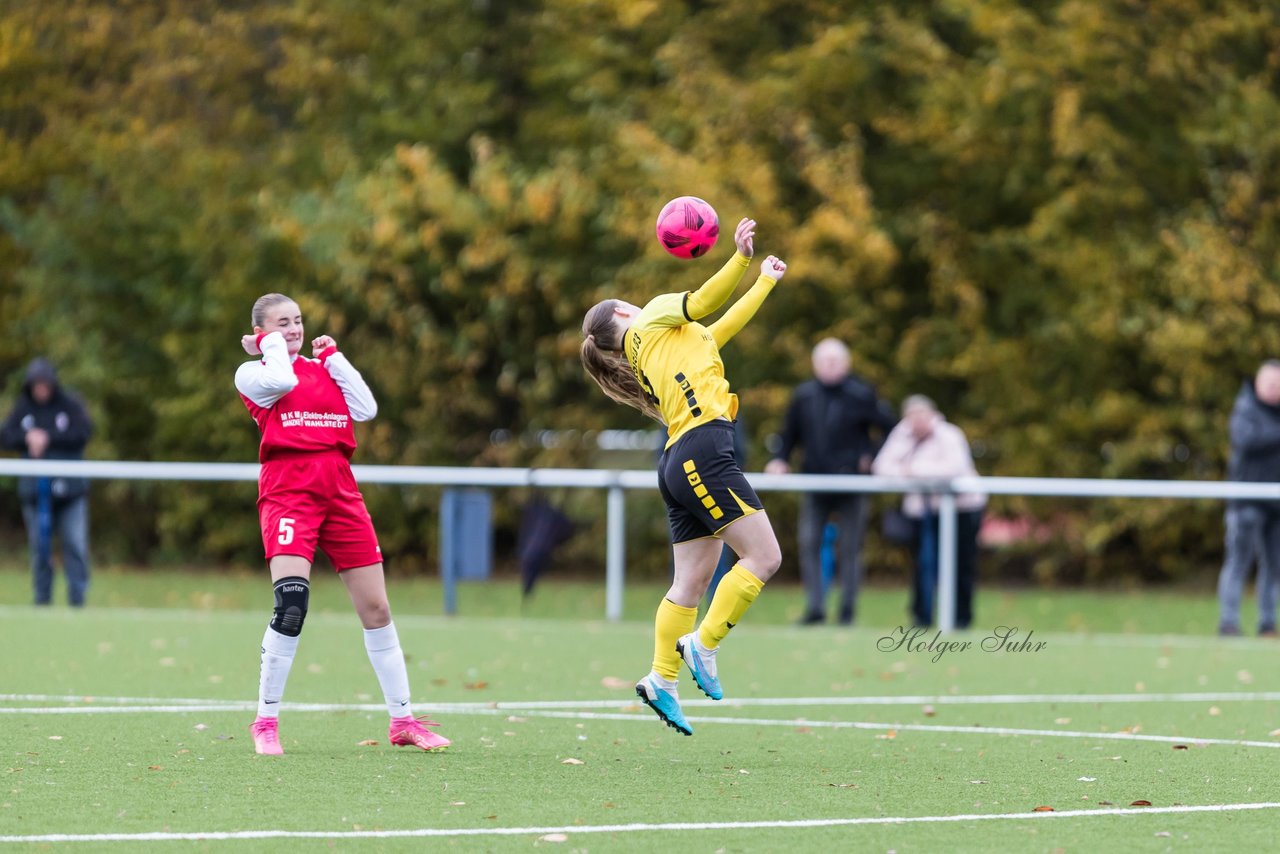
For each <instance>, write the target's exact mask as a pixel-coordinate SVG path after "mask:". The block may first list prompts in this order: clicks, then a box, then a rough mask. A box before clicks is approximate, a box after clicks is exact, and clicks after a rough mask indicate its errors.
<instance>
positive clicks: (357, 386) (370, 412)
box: [324, 353, 378, 421]
mask: <svg viewBox="0 0 1280 854" xmlns="http://www.w3.org/2000/svg"><path fill="white" fill-rule="evenodd" d="M324 366H325V369H326V370H327V371H328V372H329V376H331V377H333V381H334V382H336V383H337V384H338V388H340V389H342V396H343V397H344V398H346V399H347V409H350V410H351V420H352V421H372V420H373V417H374V416H375V415H377V414H378V401H376V400H374V399H373V392H372V391H370V390H369V385H368V383H366V382H365V381H364V377H362V376H360V372H359V371H357V370H356V369H355V366H353V365H352V364H351V363H350V362H349V361H347V357H346V356H344V355H342V354H341V353H333V354H331V355H330V356H329V357H328V358H326V359H325V360H324Z"/></svg>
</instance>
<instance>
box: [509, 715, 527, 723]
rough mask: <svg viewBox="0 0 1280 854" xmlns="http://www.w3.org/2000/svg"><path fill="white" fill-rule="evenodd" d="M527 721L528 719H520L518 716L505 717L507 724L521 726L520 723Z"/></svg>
mask: <svg viewBox="0 0 1280 854" xmlns="http://www.w3.org/2000/svg"><path fill="white" fill-rule="evenodd" d="M527 720H529V719H528V718H522V717H520V716H519V715H507V721H508V722H509V723H513V724H522V723H524V722H525V721H527Z"/></svg>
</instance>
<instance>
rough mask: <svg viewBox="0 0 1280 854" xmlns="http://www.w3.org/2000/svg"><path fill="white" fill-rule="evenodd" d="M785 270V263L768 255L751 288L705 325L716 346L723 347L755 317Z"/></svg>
mask: <svg viewBox="0 0 1280 854" xmlns="http://www.w3.org/2000/svg"><path fill="white" fill-rule="evenodd" d="M786 270H787V265H786V264H784V263H783V262H782V261H779V260H778V259H777V258H775V257H774V256H772V255H770V256H769V257H768V258H766V259H765V261H764V263H763V264H762V265H761V266H760V278H758V279H756V282H755V284H754V285H752V286H751V290H749V291H747V292H746V293H745V294H743V295H742V298H741V299H739V300H738V301H737V302H735V303H734V304H733V305H731V306H730V307H729V310H728V311H726V312H725V313H724V316H723V317H721V318H720V319H719V320H717V321H716V322H715V323H713V324H711V326H709V327H707V328H708V329H709V330H710V332H711V337H712V338H714V339H715V340H716V346H717V347H723V346H724V345H725V344H727V343H728V342H729V340H730V339H731V338H733V336H735V335H737V334H738V332H739V331H740V330H741V329H742V327H744V326H746V325H747V321H749V320H750V319H751V318H753V317H755V314H756V311H757V310H759V308H760V306H761V305H762V304H763V303H764V299H765V297H767V296H769V292H770V291H772V290H773V286H774V285H776V284H778V280H779V279H781V278H782V276H783V274H784V273H785V272H786Z"/></svg>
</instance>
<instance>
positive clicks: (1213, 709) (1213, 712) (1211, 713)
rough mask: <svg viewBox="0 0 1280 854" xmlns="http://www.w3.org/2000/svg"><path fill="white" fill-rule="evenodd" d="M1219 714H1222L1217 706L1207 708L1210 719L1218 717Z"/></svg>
mask: <svg viewBox="0 0 1280 854" xmlns="http://www.w3.org/2000/svg"><path fill="white" fill-rule="evenodd" d="M1220 714H1222V709H1219V708H1218V707H1217V706H1210V707H1209V716H1210V717H1213V718H1216V717H1217V716H1218V715H1220Z"/></svg>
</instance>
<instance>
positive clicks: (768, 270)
mask: <svg viewBox="0 0 1280 854" xmlns="http://www.w3.org/2000/svg"><path fill="white" fill-rule="evenodd" d="M786 272H787V262H786V261H783V260H782V259H781V258H779V257H777V256H776V255H770V256H769V257H768V258H766V259H764V260H763V261H761V262H760V275H762V276H768V277H769V278H771V279H773V280H774V281H775V282H778V281H781V280H782V277H783V276H784V275H786Z"/></svg>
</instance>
